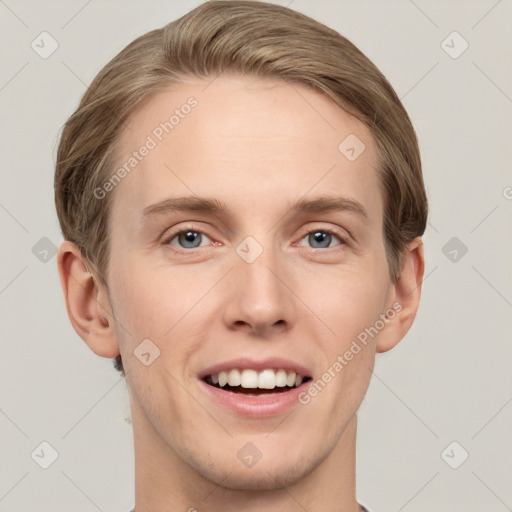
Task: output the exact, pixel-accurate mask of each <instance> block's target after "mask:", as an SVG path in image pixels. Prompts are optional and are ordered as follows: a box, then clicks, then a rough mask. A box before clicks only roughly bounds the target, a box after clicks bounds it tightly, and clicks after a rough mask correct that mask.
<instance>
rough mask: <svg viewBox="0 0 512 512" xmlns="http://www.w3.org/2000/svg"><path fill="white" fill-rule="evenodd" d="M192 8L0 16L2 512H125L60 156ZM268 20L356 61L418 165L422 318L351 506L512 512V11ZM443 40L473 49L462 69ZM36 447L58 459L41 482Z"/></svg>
mask: <svg viewBox="0 0 512 512" xmlns="http://www.w3.org/2000/svg"><path fill="white" fill-rule="evenodd" d="M199 3H200V2H199V1H178V2H170V1H154V0H153V1H150V2H133V1H132V2H128V1H123V2H121V1H111V2H101V1H100V0H92V1H89V2H87V1H82V0H80V1H77V0H73V1H66V2H65V1H60V2H57V1H47V2H35V1H32V2H29V1H18V2H15V1H14V0H6V1H1V0H0V34H1V37H2V41H1V42H2V63H1V68H0V105H1V109H2V120H3V122H2V127H1V130H2V132H1V137H0V140H1V145H2V146H1V148H2V149H1V155H2V166H1V178H2V186H1V189H0V223H1V224H0V226H1V235H2V244H1V248H2V251H1V263H0V308H1V312H2V323H1V343H2V344H1V358H0V375H1V385H0V444H1V461H2V462H1V464H0V511H2V512H19V511H23V512H26V511H36V510H37V511H59V510H62V511H63V510H73V511H74V512H82V511H84V512H92V511H95V510H101V511H119V512H125V511H127V510H128V509H129V508H130V507H131V506H132V505H133V500H134V467H133V445H132V443H133V441H132V431H131V424H130V419H129V407H128V394H127V391H126V385H125V382H124V380H123V379H122V378H120V376H119V375H118V374H117V372H115V370H114V369H113V367H112V362H111V360H110V359H103V358H100V357H98V356H96V355H94V354H93V353H92V352H91V351H90V350H89V349H88V347H87V346H86V345H85V343H84V342H82V340H81V339H80V338H79V337H78V336H77V335H76V334H75V332H74V331H73V329H72V327H71V325H70V323H69V321H68V318H67V314H66V311H65V306H64V301H63V298H62V292H61V289H60V284H59V279H58V274H57V269H56V258H55V257H54V255H53V253H52V251H51V247H52V246H58V245H59V243H60V242H61V241H62V237H61V235H60V231H59V227H58V222H57V218H56V214H55V211H54V204H53V172H54V162H55V151H56V146H57V141H58V135H59V134H60V128H61V126H62V124H63V123H64V122H65V120H66V118H67V117H68V116H69V115H71V113H72V112H73V110H74V108H75V107H76V105H77V103H78V101H79V98H80V97H81V95H82V94H83V92H84V91H85V89H86V86H87V85H88V84H89V83H90V81H91V80H92V79H93V77H94V76H95V75H96V73H97V72H98V71H99V70H100V68H101V67H102V66H103V65H104V64H105V63H106V62H107V61H108V60H110V59H111V58H112V57H113V56H114V55H115V54H117V53H118V52H119V51H120V50H121V49H122V48H123V47H124V46H125V45H126V44H128V43H129V42H130V41H131V40H132V39H134V38H135V37H136V36H138V35H141V34H143V33H145V32H147V31H149V30H151V29H154V28H158V27H160V26H162V25H164V24H165V23H167V22H169V21H171V20H173V19H175V18H177V17H178V16H181V15H183V14H184V13H185V12H187V11H188V10H189V9H191V8H192V7H195V6H196V5H198V4H199ZM275 3H280V4H282V5H289V6H290V7H292V8H294V9H296V10H298V11H301V12H303V13H305V14H308V15H310V16H312V17H314V18H316V19H318V20H320V21H322V22H324V23H326V24H327V25H329V26H331V27H333V28H335V29H336V30H338V31H339V32H340V33H342V34H343V35H345V36H346V37H348V38H349V39H351V40H352V41H353V42H354V43H355V44H356V45H357V46H358V47H359V48H360V49H361V50H362V51H363V52H365V53H366V54H367V55H368V56H369V57H370V58H371V59H372V60H373V61H374V62H375V64H376V65H377V66H378V67H379V68H380V69H381V70H382V71H383V72H384V74H385V75H386V76H387V77H388V79H389V80H390V81H391V83H392V85H393V86H394V87H395V89H396V91H397V93H398V94H399V96H400V97H401V98H402V99H403V102H404V104H405V107H406V108H407V110H408V112H409V113H410V116H411V118H412V121H413V123H414V125H415V127H416V130H417V133H418V136H419V140H420V146H421V150H422V157H423V166H424V175H425V180H426V186H427V191H428V195H429V199H430V223H429V226H428V229H427V232H426V234H425V237H424V241H425V254H426V261H427V267H426V274H425V275H426V277H425V282H424V288H423V296H422V303H421V306H420V310H419V313H418V316H417V318H416V322H415V324H414V326H413V328H412V330H411V331H410V333H409V334H408V335H407V337H406V338H405V339H404V340H403V341H402V342H401V343H400V344H399V345H398V346H397V347H396V348H395V349H394V350H392V351H391V352H388V353H386V354H382V355H379V356H378V357H377V364H376V367H375V375H374V377H373V379H372V382H371V384H370V389H369V391H368V394H367V396H366V398H365V400H364V401H363V404H362V406H361V409H360V412H359V438H358V464H357V485H358V488H357V491H358V492H357V494H358V498H359V500H360V501H361V502H362V503H363V504H366V506H368V507H369V508H370V510H371V511H372V512H399V511H402V510H403V511H406V512H421V511H432V510H435V511H438V512H444V511H447V512H448V511H462V510H464V511H465V512H473V511H474V512H476V511H478V512H481V511H484V510H485V511H486V512H488V511H496V512H501V511H506V510H511V509H512V485H510V484H511V482H512V463H511V460H512V436H511V435H510V433H511V431H512V430H511V426H512V403H511V402H512V371H511V370H510V368H511V356H512V345H511V343H510V342H511V338H512V337H511V333H512V329H511V325H510V313H511V307H512V286H511V283H512V280H511V274H512V271H511V265H510V257H511V255H512V243H511V237H510V233H511V232H512V231H511V228H512V226H511V224H512V222H511V220H512V215H511V213H512V200H511V198H512V188H510V187H512V173H511V166H510V162H511V160H512V141H511V135H512V129H511V128H512V121H511V119H512V99H511V98H512V67H511V65H510V62H511V53H512V52H511V49H512V31H511V30H510V27H511V26H512V1H511V0H500V1H495V0H478V1H472V2H468V1H449V2H446V1H445V2H442V1H440V0H439V1H430V2H428V1H426V0H415V1H414V2H413V1H412V0H400V1H398V0H397V1H386V2H383V1H376V0H374V1H370V0H365V1H353V0H352V1H340V2H337V1H328V0H323V1H321V0H316V1H315V2H312V1H310V2H308V1H305V0H294V1H292V2H290V1H289V0H286V1H279V2H277V1H276V2H275ZM43 31H47V32H48V33H49V34H51V36H52V37H53V38H54V39H55V40H56V41H57V43H58V48H57V50H56V51H55V52H54V53H53V54H52V55H51V56H49V57H48V58H46V59H43V58H41V57H40V55H39V54H38V53H36V51H34V50H33V49H32V47H31V43H32V42H33V41H34V40H35V41H36V43H37V41H40V38H39V34H40V33H41V32H43ZM454 31H457V32H458V33H459V34H460V36H462V38H463V39H464V40H465V41H467V43H468V44H469V47H468V48H467V50H466V51H465V52H464V53H462V54H461V55H460V56H458V58H453V56H454V55H455V54H456V53H458V52H459V51H460V50H461V49H463V47H464V46H463V45H464V42H463V40H462V39H460V38H459V37H458V36H451V37H448V39H446V38H447V36H449V35H450V34H451V33H452V32H454ZM444 40H446V41H445V43H442V42H443V41H444ZM47 42H48V40H47ZM45 48H47V49H48V48H49V45H48V44H46V45H45ZM447 52H448V53H447ZM450 52H451V54H452V56H450V55H449V53H450ZM507 187H509V188H507ZM45 237H46V238H45ZM453 237H456V240H452V241H451V242H450V240H451V239H452V238H453ZM41 239H43V240H41ZM447 244H448V245H447ZM462 244H463V245H462ZM464 246H465V247H466V248H467V253H465V254H463V252H464ZM454 250H456V251H457V259H456V260H455V261H453V259H454V256H455V253H454V252H453V251H454ZM45 251H48V252H45ZM453 441H456V442H457V443H458V444H457V445H451V446H449V445H450V444H451V443H452V442H453ZM42 442H47V443H49V444H50V445H51V446H52V447H53V449H54V450H55V451H56V452H57V453H58V458H57V459H56V460H55V462H54V463H53V464H52V465H51V466H50V467H48V469H43V468H42V467H40V464H44V462H45V460H46V462H47V463H48V462H50V459H49V457H50V455H51V448H49V447H48V446H46V445H43V446H42V447H41V446H40V445H41V443H42ZM447 447H448V448H447ZM41 449H42V450H43V451H42V452H41ZM465 452H467V453H468V454H469V457H468V458H467V460H465V461H464V463H462V464H461V465H460V466H459V467H458V469H453V468H452V467H450V465H451V466H457V465H458V464H460V462H461V461H462V460H463V456H464V454H465ZM43 453H44V456H43V455H42V454H43ZM37 454H39V457H37ZM43 459H44V460H43Z"/></svg>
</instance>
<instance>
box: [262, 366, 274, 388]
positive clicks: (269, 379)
mask: <svg viewBox="0 0 512 512" xmlns="http://www.w3.org/2000/svg"><path fill="white" fill-rule="evenodd" d="M258 387H259V388H261V389H274V388H275V387H276V374H275V372H274V370H263V371H262V372H260V373H259V374H258Z"/></svg>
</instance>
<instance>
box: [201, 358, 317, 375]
mask: <svg viewBox="0 0 512 512" xmlns="http://www.w3.org/2000/svg"><path fill="white" fill-rule="evenodd" d="M234 368H238V369H242V370H245V369H252V370H257V371H261V370H266V369H269V368H274V369H276V370H279V369H282V370H286V371H292V372H295V373H296V374H298V375H302V376H303V377H311V371H310V370H309V369H308V368H306V367H305V366H303V365H301V364H299V363H296V362H295V361H292V360H290V359H286V358H283V357H267V358H265V359H252V358H250V357H239V358H237V359H231V360H229V361H224V362H222V363H217V364H215V365H213V366H209V367H208V368H205V369H204V370H202V371H201V372H200V373H199V378H200V379H204V378H205V377H207V376H208V375H215V374H217V373H219V372H220V371H229V370H232V369H234Z"/></svg>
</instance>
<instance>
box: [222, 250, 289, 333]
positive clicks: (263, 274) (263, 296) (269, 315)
mask: <svg viewBox="0 0 512 512" xmlns="http://www.w3.org/2000/svg"><path fill="white" fill-rule="evenodd" d="M275 253H276V251H272V250H271V249H267V248H265V249H264V250H263V252H262V253H261V254H260V255H259V256H258V257H257V258H256V260H254V261H252V262H251V263H249V262H248V261H246V260H244V259H243V258H242V257H239V255H238V254H235V255H234V256H235V268H234V269H233V271H232V272H230V276H229V279H230V282H229V285H228V287H227V296H226V301H227V306H226V308H225V309H224V321H225V323H226V325H227V327H228V328H229V329H231V330H239V331H245V332H246V334H248V335H251V336H260V337H268V336H270V335H271V334H272V333H276V332H278V333H281V334H282V333H283V331H285V330H288V329H289V328H290V327H291V325H292V322H293V318H294V316H293V315H294V312H295V308H296V304H295V301H294V296H293V293H292V292H291V291H290V289H289V287H288V286H289V285H288V286H287V284H288V283H287V281H290V280H291V277H290V273H289V272H287V271H286V269H285V263H284V261H282V260H280V259H279V256H278V255H276V254H275Z"/></svg>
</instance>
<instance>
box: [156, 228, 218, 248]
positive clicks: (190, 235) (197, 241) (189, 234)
mask: <svg viewBox="0 0 512 512" xmlns="http://www.w3.org/2000/svg"><path fill="white" fill-rule="evenodd" d="M203 237H206V238H207V239H208V240H209V238H208V237H207V236H206V235H205V234H204V233H201V231H195V230H192V229H187V230H183V231H178V232H177V233H176V234H175V235H174V236H173V237H172V238H171V239H169V240H168V241H167V242H166V243H168V244H171V245H175V244H173V243H172V241H173V240H175V239H176V240H178V244H179V247H180V248H181V249H195V248H196V247H200V245H201V241H202V238H203Z"/></svg>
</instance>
